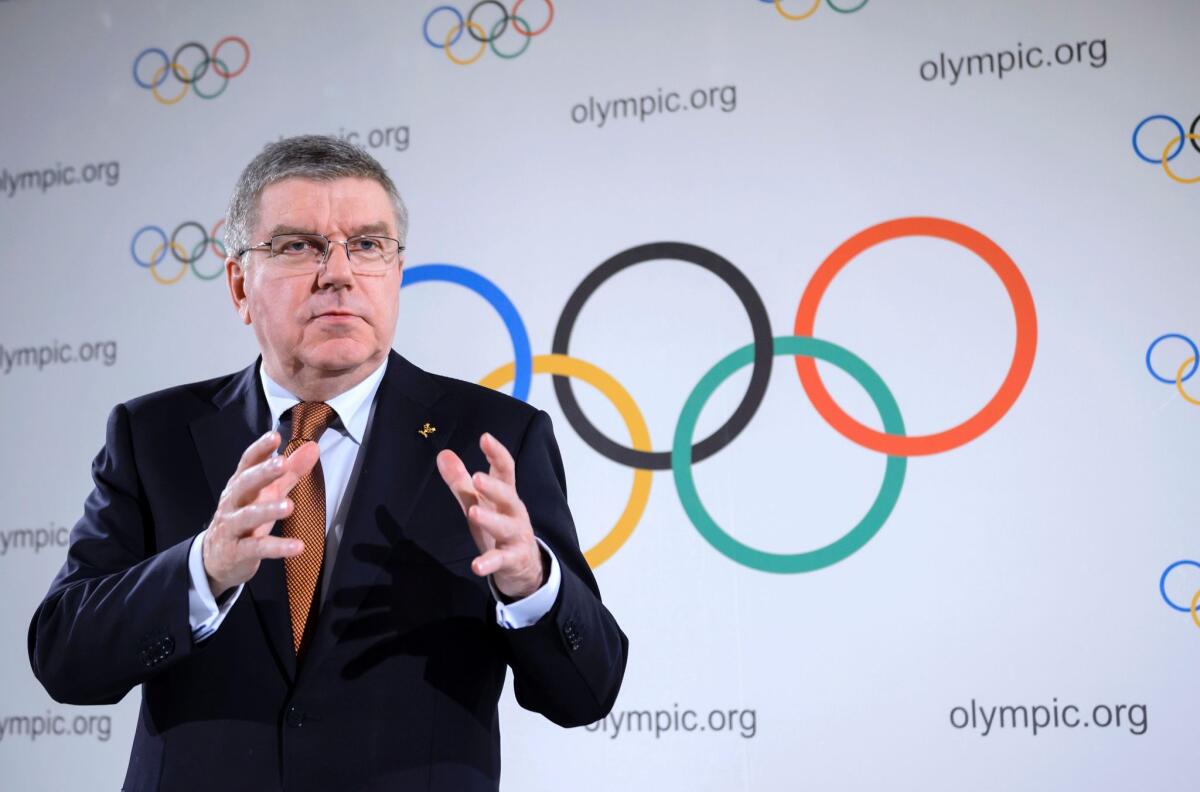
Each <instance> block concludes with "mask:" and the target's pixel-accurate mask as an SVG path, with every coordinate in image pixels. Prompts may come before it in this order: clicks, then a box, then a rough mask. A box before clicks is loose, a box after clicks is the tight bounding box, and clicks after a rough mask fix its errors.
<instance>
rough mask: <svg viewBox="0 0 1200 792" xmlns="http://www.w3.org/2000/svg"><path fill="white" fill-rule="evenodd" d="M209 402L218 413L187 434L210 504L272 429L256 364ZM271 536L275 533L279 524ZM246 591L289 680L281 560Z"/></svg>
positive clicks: (267, 564)
mask: <svg viewBox="0 0 1200 792" xmlns="http://www.w3.org/2000/svg"><path fill="white" fill-rule="evenodd" d="M213 404H214V405H215V406H216V408H217V411H216V412H214V413H212V414H210V415H206V416H204V417H203V418H198V419H197V420H195V421H193V422H192V425H191V431H192V438H193V440H194V441H195V443H196V450H197V452H198V453H199V454H200V462H201V464H202V465H203V468H204V474H205V477H206V478H207V479H208V486H209V489H210V490H211V492H212V496H213V504H214V506H215V504H216V503H217V502H218V501H219V500H220V498H221V492H222V491H223V490H224V489H225V484H226V483H227V482H228V481H229V477H230V476H231V475H233V471H234V470H236V469H237V465H238V461H239V460H240V459H241V457H242V453H243V452H244V451H245V450H246V447H247V446H249V445H250V444H251V443H253V442H254V441H255V440H257V439H258V438H259V437H261V436H262V435H263V434H264V433H265V432H266V431H268V430H269V429H270V428H271V411H270V409H268V407H267V401H266V397H265V396H263V393H262V387H261V386H260V384H259V379H258V362H257V361H256V362H255V363H254V365H252V366H250V367H249V368H247V369H246V370H245V371H243V372H242V373H241V374H239V375H237V376H236V377H235V378H234V379H233V380H232V381H231V382H230V383H229V385H227V386H226V387H225V388H223V389H222V390H221V391H220V392H218V393H217V395H216V397H215V398H214V399H213ZM273 533H275V534H276V535H278V534H279V525H278V524H276V526H275V529H274V531H273ZM246 589H247V590H248V592H249V593H250V597H251V599H252V600H253V601H254V608H255V610H256V611H257V613H258V618H259V621H260V622H261V624H262V628H263V631H264V632H265V633H266V634H267V639H268V643H269V644H270V645H271V649H272V652H273V653H274V655H275V659H276V660H277V661H278V663H279V667H280V669H281V670H282V671H283V673H284V674H285V675H286V676H287V678H288V679H289V680H291V679H294V678H295V675H296V654H295V652H294V651H293V649H292V628H291V615H290V611H289V610H288V599H287V584H286V582H285V581H284V576H283V562H282V561H279V560H266V561H263V562H262V564H260V565H259V568H258V572H257V573H256V574H255V575H254V577H252V578H250V582H249V583H247V584H246Z"/></svg>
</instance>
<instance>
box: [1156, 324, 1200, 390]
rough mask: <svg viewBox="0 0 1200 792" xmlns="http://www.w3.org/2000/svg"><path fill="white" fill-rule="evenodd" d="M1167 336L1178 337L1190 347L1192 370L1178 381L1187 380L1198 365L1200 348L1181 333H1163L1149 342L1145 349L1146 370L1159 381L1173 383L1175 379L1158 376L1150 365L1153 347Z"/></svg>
mask: <svg viewBox="0 0 1200 792" xmlns="http://www.w3.org/2000/svg"><path fill="white" fill-rule="evenodd" d="M1168 338H1178V339H1179V340H1180V341H1183V342H1184V343H1186V344H1187V345H1188V346H1190V347H1191V348H1192V370H1191V371H1189V372H1188V373H1187V374H1185V375H1184V377H1183V379H1181V380H1180V382H1187V381H1188V380H1189V379H1191V378H1192V375H1193V374H1195V373H1196V367H1197V366H1200V348H1197V347H1196V342H1195V341H1193V340H1192V339H1190V338H1188V337H1187V336H1185V335H1183V334H1181V333H1165V334H1163V335H1160V336H1159V337H1158V338H1156V339H1154V340H1153V341H1151V342H1150V346H1149V347H1148V348H1147V349H1146V370H1147V371H1149V372H1150V376H1151V377H1154V379H1156V380H1158V381H1159V382H1165V383H1166V384H1168V385H1174V384H1175V380H1174V378H1172V379H1167V378H1166V377H1160V376H1158V372H1157V371H1155V370H1154V366H1152V365H1150V355H1151V354H1153V352H1154V347H1156V346H1158V342H1159V341H1165V340H1166V339H1168Z"/></svg>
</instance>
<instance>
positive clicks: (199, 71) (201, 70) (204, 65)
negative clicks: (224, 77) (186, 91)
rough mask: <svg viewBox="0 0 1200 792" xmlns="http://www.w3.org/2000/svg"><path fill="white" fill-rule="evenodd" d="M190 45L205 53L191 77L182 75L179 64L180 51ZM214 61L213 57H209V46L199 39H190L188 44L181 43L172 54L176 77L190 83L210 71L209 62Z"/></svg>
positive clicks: (172, 69)
mask: <svg viewBox="0 0 1200 792" xmlns="http://www.w3.org/2000/svg"><path fill="white" fill-rule="evenodd" d="M188 47H195V48H196V49H198V50H200V51H201V52H203V53H204V58H203V59H202V60H201V61H200V65H199V66H197V67H196V71H195V73H194V74H192V76H191V77H180V76H179V71H178V70H177V68H176V67H177V66H178V65H179V53H181V52H183V51H184V50H185V49H187V48H188ZM210 63H212V58H211V57H209V54H208V47H206V46H204V45H203V44H201V43H200V42H199V41H189V42H187V43H186V44H180V45H179V49H177V50H175V54H174V55H172V56H171V73H172V74H174V75H175V79H176V80H179V81H180V82H182V83H188V84H189V85H190V84H192V83H194V82H196V80H199V79H200V78H201V77H203V76H204V74H205V72H207V71H208V64H210Z"/></svg>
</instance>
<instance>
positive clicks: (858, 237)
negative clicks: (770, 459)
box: [795, 217, 1037, 456]
mask: <svg viewBox="0 0 1200 792" xmlns="http://www.w3.org/2000/svg"><path fill="white" fill-rule="evenodd" d="M908 236H926V237H936V238H938V239H944V240H946V241H948V242H954V243H956V244H958V245H962V246H963V247H965V248H966V249H967V250H970V251H971V252H973V253H975V254H976V255H977V256H979V257H980V258H982V259H983V260H984V262H986V263H987V265H988V266H989V267H991V268H992V270H993V271H995V273H996V275H998V276H999V278H1000V281H1001V283H1003V284H1004V289H1005V290H1006V291H1007V292H1008V297H1009V299H1010V300H1011V301H1012V306H1013V312H1014V314H1015V316H1016V320H1017V340H1016V348H1015V349H1014V350H1013V359H1012V364H1011V365H1010V366H1009V369H1008V374H1007V375H1006V376H1005V377H1004V382H1002V383H1001V384H1000V389H999V390H997V391H996V394H995V395H994V396H993V397H992V398H991V400H990V401H989V402H988V403H987V404H985V405H984V406H983V409H981V410H980V411H979V412H977V413H975V414H974V415H972V416H971V417H970V418H968V419H967V420H965V421H963V422H962V423H960V424H958V425H957V426H953V427H951V428H949V429H946V430H944V431H941V432H937V433H936V434H928V435H913V436H898V435H892V434H887V433H886V432H879V431H876V430H874V429H871V428H870V427H867V426H864V425H863V424H861V423H859V422H858V421H856V420H854V419H853V418H851V417H850V416H849V415H848V414H847V413H846V412H845V411H844V410H842V408H841V407H839V406H838V405H837V403H836V402H834V400H833V397H832V396H830V395H829V391H827V390H826V389H825V385H824V383H822V382H821V375H820V374H819V373H818V372H817V364H816V361H815V360H814V359H812V358H808V357H797V358H796V371H797V373H798V374H799V375H800V384H801V385H802V386H803V387H804V392H805V393H807V394H808V398H809V400H810V401H812V404H813V407H815V408H816V410H817V412H819V413H820V414H821V417H822V418H824V419H825V420H826V421H827V422H828V423H829V425H830V426H832V427H833V428H834V429H836V430H837V431H838V432H839V433H840V434H842V435H843V436H844V437H846V438H847V439H849V440H852V441H853V442H855V443H858V444H859V445H861V446H863V447H865V448H869V449H871V450H872V451H879V452H881V453H884V454H889V455H891V456H920V455H923V454H937V453H941V452H942V451H949V450H950V449H952V448H958V447H959V446H961V445H964V444H966V443H969V442H970V441H972V440H974V439H975V438H976V437H979V435H981V434H983V433H984V432H986V431H987V430H988V429H990V428H991V427H992V426H993V425H995V423H996V422H997V421H999V420H1000V419H1001V418H1003V417H1004V414H1005V413H1006V412H1008V410H1009V408H1011V407H1012V406H1013V404H1014V403H1015V402H1016V401H1017V397H1018V396H1020V395H1021V391H1022V390H1023V389H1024V388H1025V383H1026V382H1027V381H1028V380H1029V373H1030V372H1031V371H1032V370H1033V358H1034V353H1035V352H1036V350H1037V312H1036V310H1035V308H1034V304H1033V295H1032V294H1031V293H1030V292H1029V284H1027V283H1026V282H1025V278H1024V277H1023V276H1022V275H1021V271H1020V270H1019V269H1017V265H1016V264H1014V263H1013V260H1012V259H1011V258H1009V255H1008V254H1007V253H1005V252H1004V250H1003V249H1001V248H1000V246H999V245H997V244H996V243H995V242H993V241H992V240H990V239H988V238H987V237H986V236H984V235H983V234H981V233H979V232H978V231H976V230H975V229H973V228H970V227H969V226H965V225H962V224H961V223H955V222H953V221H952V220H944V219H942V218H938V217H904V218H900V219H898V220H889V221H887V222H885V223H880V224H879V225H875V226H871V227H870V228H867V229H865V230H863V231H860V232H858V233H857V234H855V235H854V236H852V237H850V238H849V239H847V240H846V241H845V242H843V243H842V244H841V245H839V246H838V248H837V249H836V250H834V251H833V252H832V253H830V254H829V257H828V258H826V259H825V261H823V262H821V266H819V267H817V271H816V272H814V273H813V276H812V279H811V280H809V282H808V286H807V287H805V289H804V294H803V296H802V297H801V298H800V305H799V307H798V308H797V309H796V324H795V334H796V335H798V336H809V337H811V336H813V326H814V325H815V324H816V317H817V306H818V305H820V303H821V298H822V297H823V296H824V294H825V290H826V289H827V288H828V287H829V284H830V282H831V281H832V280H833V278H834V276H835V275H837V274H838V272H840V271H841V269H842V268H843V267H845V266H846V265H847V264H849V263H850V261H851V260H852V259H853V258H854V257H855V256H857V255H858V254H859V253H862V252H863V251H864V250H867V249H868V248H871V247H874V246H875V245H878V244H879V243H880V242H886V241H888V240H891V239H897V238H899V237H908Z"/></svg>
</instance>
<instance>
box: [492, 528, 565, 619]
mask: <svg viewBox="0 0 1200 792" xmlns="http://www.w3.org/2000/svg"><path fill="white" fill-rule="evenodd" d="M534 538H537V537H534ZM537 543H538V544H539V545H541V546H542V549H543V550H545V551H546V557H547V558H548V559H550V573H549V575H548V576H547V577H546V582H545V584H544V585H543V586H542V587H541V588H540V589H538V590H537V591H535V592H533V593H532V594H530V595H529V596H528V597H525V598H524V599H519V600H517V601H516V602H510V603H508V604H507V605H506V604H504V602H503V601H502V599H501V597H500V592H499V591H498V590H497V589H496V584H495V583H493V582H492V577H491V575H488V579H487V581H488V587H489V588H490V589H491V590H492V596H493V597H495V598H496V624H499V625H500V626H501V627H503V628H504V629H506V630H519V629H521V628H522V627H531V626H533V625H534V624H536V623H537V622H538V620H540V619H541V618H542V617H543V616H545V615H546V614H547V613H549V612H550V609H551V608H553V607H554V602H555V600H557V599H558V589H559V587H560V586H561V584H562V572H561V571H560V570H559V568H558V559H557V558H555V557H554V553H552V552H551V551H550V548H549V547H547V546H546V543H545V542H543V541H542V540H541V539H538V540H537Z"/></svg>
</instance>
